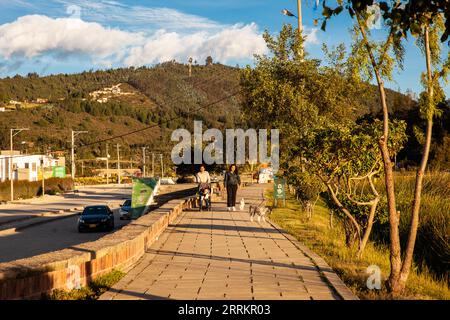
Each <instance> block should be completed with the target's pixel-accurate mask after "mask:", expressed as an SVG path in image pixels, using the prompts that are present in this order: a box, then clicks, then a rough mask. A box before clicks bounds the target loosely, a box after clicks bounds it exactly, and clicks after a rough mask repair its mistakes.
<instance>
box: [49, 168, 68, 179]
mask: <svg viewBox="0 0 450 320" xmlns="http://www.w3.org/2000/svg"><path fill="white" fill-rule="evenodd" d="M52 170H53V172H52V177H54V178H65V177H66V167H61V166H60V167H53V168H52Z"/></svg>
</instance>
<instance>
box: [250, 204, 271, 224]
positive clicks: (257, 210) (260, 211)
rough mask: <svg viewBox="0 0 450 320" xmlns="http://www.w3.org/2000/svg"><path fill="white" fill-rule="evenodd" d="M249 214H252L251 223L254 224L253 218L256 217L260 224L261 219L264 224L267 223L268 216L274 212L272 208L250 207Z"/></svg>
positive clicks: (262, 206)
mask: <svg viewBox="0 0 450 320" xmlns="http://www.w3.org/2000/svg"><path fill="white" fill-rule="evenodd" d="M248 212H249V213H250V221H252V222H253V218H254V217H255V216H257V217H258V222H261V218H262V220H263V221H264V222H266V215H267V214H269V213H270V212H272V209H271V208H268V207H266V206H265V205H262V204H261V205H250V206H249V208H248Z"/></svg>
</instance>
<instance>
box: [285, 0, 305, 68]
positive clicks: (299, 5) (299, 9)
mask: <svg viewBox="0 0 450 320" xmlns="http://www.w3.org/2000/svg"><path fill="white" fill-rule="evenodd" d="M281 13H282V14H284V15H285V16H288V17H296V18H297V20H298V36H299V40H300V49H299V51H300V52H299V55H300V61H303V56H304V53H303V42H302V41H303V38H302V34H303V21H302V1H301V0H297V15H295V14H293V13H292V12H290V11H289V10H288V9H283V10H282V11H281Z"/></svg>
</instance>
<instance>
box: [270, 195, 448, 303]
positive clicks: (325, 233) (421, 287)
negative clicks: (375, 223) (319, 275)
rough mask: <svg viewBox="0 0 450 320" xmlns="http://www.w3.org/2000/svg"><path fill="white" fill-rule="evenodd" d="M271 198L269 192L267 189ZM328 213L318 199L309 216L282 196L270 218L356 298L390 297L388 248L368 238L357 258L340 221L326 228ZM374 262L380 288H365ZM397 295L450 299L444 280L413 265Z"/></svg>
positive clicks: (290, 200)
mask: <svg viewBox="0 0 450 320" xmlns="http://www.w3.org/2000/svg"><path fill="white" fill-rule="evenodd" d="M267 195H268V198H269V199H271V197H272V194H271V193H270V194H269V193H267ZM329 218H330V215H329V211H328V209H327V208H326V207H325V204H324V203H322V202H320V201H319V202H318V203H317V204H316V206H315V208H314V215H313V217H312V219H310V220H308V219H307V217H306V213H303V212H302V207H301V204H300V203H299V202H298V201H296V200H295V199H294V198H292V197H289V196H288V199H287V200H286V207H285V208H275V209H274V210H273V212H272V214H271V215H270V219H271V220H272V221H273V222H275V223H277V224H278V225H279V226H280V227H282V228H283V229H284V230H286V231H287V232H289V233H290V234H292V235H293V236H294V237H295V238H297V239H298V240H299V241H300V242H302V243H303V244H305V245H306V246H307V247H309V248H310V249H311V250H313V251H314V252H316V253H317V254H319V255H320V256H322V257H323V258H324V259H325V261H326V262H327V263H328V264H329V265H330V266H331V267H332V268H333V270H335V272H336V273H337V274H338V275H339V277H340V278H341V279H342V280H343V281H344V282H345V284H346V285H347V286H348V287H349V288H350V289H351V290H352V291H353V292H354V293H355V294H356V295H357V296H358V297H359V298H360V299H391V298H392V297H391V296H390V295H389V294H388V292H387V290H386V288H385V286H384V280H386V278H387V277H388V276H389V270H390V266H389V250H388V248H387V247H386V246H384V245H376V244H375V243H373V242H369V243H368V244H367V247H366V249H365V251H364V256H363V257H362V258H361V259H358V258H357V257H356V254H355V252H354V251H352V250H351V249H349V248H348V247H347V246H346V245H345V237H344V233H343V229H342V226H341V225H340V222H339V221H338V220H337V218H336V217H335V219H334V221H333V222H334V226H333V228H330V219H329ZM370 265H377V266H378V267H379V268H380V270H381V274H382V288H381V290H369V289H368V288H367V286H366V281H367V277H368V274H367V273H366V269H367V267H368V266H370ZM399 298H400V299H439V300H450V290H449V287H448V284H447V282H446V281H444V280H440V279H435V278H434V277H433V276H432V274H431V273H430V272H428V271H427V270H424V269H421V270H420V271H419V269H418V268H416V267H413V270H412V272H411V274H410V276H409V279H408V283H407V287H406V290H405V293H404V295H403V296H401V297H399Z"/></svg>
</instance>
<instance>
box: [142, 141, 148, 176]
mask: <svg viewBox="0 0 450 320" xmlns="http://www.w3.org/2000/svg"><path fill="white" fill-rule="evenodd" d="M146 148H147V147H142V177H145V176H146V172H145V149H146Z"/></svg>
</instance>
